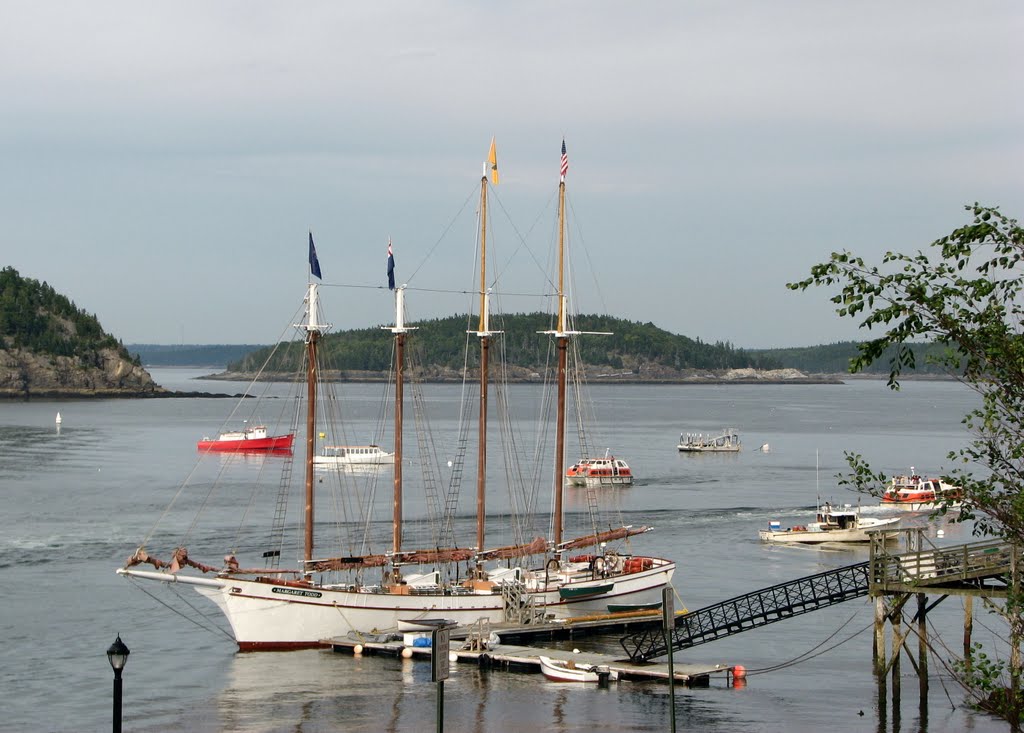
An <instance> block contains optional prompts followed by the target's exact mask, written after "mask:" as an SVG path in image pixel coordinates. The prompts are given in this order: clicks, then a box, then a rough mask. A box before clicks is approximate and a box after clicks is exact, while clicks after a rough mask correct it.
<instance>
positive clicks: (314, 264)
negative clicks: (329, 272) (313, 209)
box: [309, 232, 324, 280]
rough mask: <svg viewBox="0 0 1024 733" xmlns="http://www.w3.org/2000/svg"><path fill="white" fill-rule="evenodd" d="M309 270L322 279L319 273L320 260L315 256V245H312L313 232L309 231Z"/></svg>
mask: <svg viewBox="0 0 1024 733" xmlns="http://www.w3.org/2000/svg"><path fill="white" fill-rule="evenodd" d="M309 271H310V272H311V273H313V274H314V275H315V276H316V277H318V278H320V279H321V280H323V279H324V278H323V275H321V274H320V260H318V259H317V258H316V247H315V246H314V245H313V232H310V233H309Z"/></svg>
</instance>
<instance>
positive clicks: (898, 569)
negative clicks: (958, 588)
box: [870, 529, 1017, 595]
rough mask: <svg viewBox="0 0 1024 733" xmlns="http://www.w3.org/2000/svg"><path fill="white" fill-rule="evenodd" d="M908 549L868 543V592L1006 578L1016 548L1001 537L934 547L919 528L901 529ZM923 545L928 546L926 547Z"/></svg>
mask: <svg viewBox="0 0 1024 733" xmlns="http://www.w3.org/2000/svg"><path fill="white" fill-rule="evenodd" d="M903 532H904V533H905V534H906V541H907V542H906V544H907V545H909V546H910V547H911V548H913V549H911V550H910V551H906V552H901V553H899V554H890V553H889V552H888V551H887V549H886V548H885V547H884V544H883V543H881V542H876V543H873V544H872V546H871V561H870V584H871V587H870V592H871V594H872V595H874V594H875V593H878V592H885V591H886V590H895V591H905V590H907V589H908V587H922V586H932V585H943V584H951V583H976V582H980V581H982V580H984V579H990V578H1000V579H1003V580H1005V581H1006V582H1008V581H1009V578H1010V574H1011V571H1012V569H1013V567H1014V565H1015V563H1016V560H1017V557H1016V555H1017V550H1016V549H1015V547H1014V546H1013V545H1011V544H1009V543H1007V542H1003V541H1001V540H986V541H982V542H970V543H968V544H965V545H956V546H954V547H936V546H935V545H934V544H932V543H931V541H930V540H929V539H928V538H927V536H926V535H925V534H924V532H923V531H921V530H919V529H911V530H903ZM925 545H928V546H927V547H926V546H925Z"/></svg>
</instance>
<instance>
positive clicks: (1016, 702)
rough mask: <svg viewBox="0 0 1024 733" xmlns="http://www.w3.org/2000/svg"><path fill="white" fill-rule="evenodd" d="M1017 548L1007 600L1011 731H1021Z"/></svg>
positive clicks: (1013, 548) (1012, 555)
mask: <svg viewBox="0 0 1024 733" xmlns="http://www.w3.org/2000/svg"><path fill="white" fill-rule="evenodd" d="M1017 561H1018V555H1017V546H1016V545H1011V546H1010V597H1009V598H1007V599H1006V605H1007V606H1008V607H1009V609H1008V610H1009V614H1008V615H1009V617H1010V715H1009V718H1010V730H1011V731H1013V732H1014V733H1018V732H1019V731H1020V714H1021V710H1020V667H1021V660H1020V642H1021V606H1020V602H1021V598H1020V575H1019V572H1020V567H1019V565H1018V562H1017Z"/></svg>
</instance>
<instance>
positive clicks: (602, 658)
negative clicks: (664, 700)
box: [329, 638, 733, 687]
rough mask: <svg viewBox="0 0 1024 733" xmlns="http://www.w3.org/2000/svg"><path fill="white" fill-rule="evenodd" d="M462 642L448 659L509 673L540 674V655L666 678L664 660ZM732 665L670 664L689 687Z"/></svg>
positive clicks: (338, 646)
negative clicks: (470, 647)
mask: <svg viewBox="0 0 1024 733" xmlns="http://www.w3.org/2000/svg"><path fill="white" fill-rule="evenodd" d="M329 644H330V646H331V647H332V648H333V649H334V651H335V652H347V653H349V654H354V653H356V651H355V650H356V647H357V646H358V647H360V650H359V653H360V654H363V655H372V654H380V655H386V656H393V657H399V656H401V655H402V651H403V649H409V650H411V652H412V658H413V659H421V660H424V661H427V660H429V659H430V656H431V648H430V647H417V646H412V647H410V646H406V645H405V644H404V643H403V642H402V641H399V640H396V641H386V642H374V641H358V640H355V639H344V638H338V639H332V640H331V641H330V642H329ZM462 646H463V643H462V642H461V641H452V642H451V648H450V649H449V652H448V658H449V659H450V660H452V661H455V662H458V663H460V664H476V665H478V666H480V667H482V668H485V669H504V670H507V671H510V672H525V673H538V674H539V673H540V657H541V656H545V657H550V658H551V659H565V660H568V659H572V660H575V661H576V663H577V664H594V665H604V666H606V667H608V669H609V670H611V671H613V672H615V673H616V674H617V675H618V677H619V680H634V681H644V680H646V681H662V682H667V681H668V664H666V663H635V662H631V661H629V660H628V659H620V658H616V657H613V656H612V655H610V654H600V653H597V652H587V651H580V652H579V653H578V654H574V653H573V652H571V651H566V650H565V649H545V648H543V647H534V646H518V645H515V644H498V645H497V646H495V647H494V648H492V649H487V650H483V651H476V650H468V649H463V648H462ZM732 670H733V668H732V666H730V665H727V664H687V663H683V662H674V663H673V673H674V676H675V679H676V681H677V682H682V683H683V684H685V685H686V686H688V687H706V686H708V685H709V684H710V679H711V676H712V675H721V676H723V677H724V678H725V679H726V680H727V681H730V682H731V680H732Z"/></svg>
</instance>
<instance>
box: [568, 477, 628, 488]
mask: <svg viewBox="0 0 1024 733" xmlns="http://www.w3.org/2000/svg"><path fill="white" fill-rule="evenodd" d="M566 481H567V482H568V483H569V485H570V486H589V487H590V488H595V487H599V486H632V485H633V477H632V476H586V477H584V476H572V477H570V478H568V479H566Z"/></svg>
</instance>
